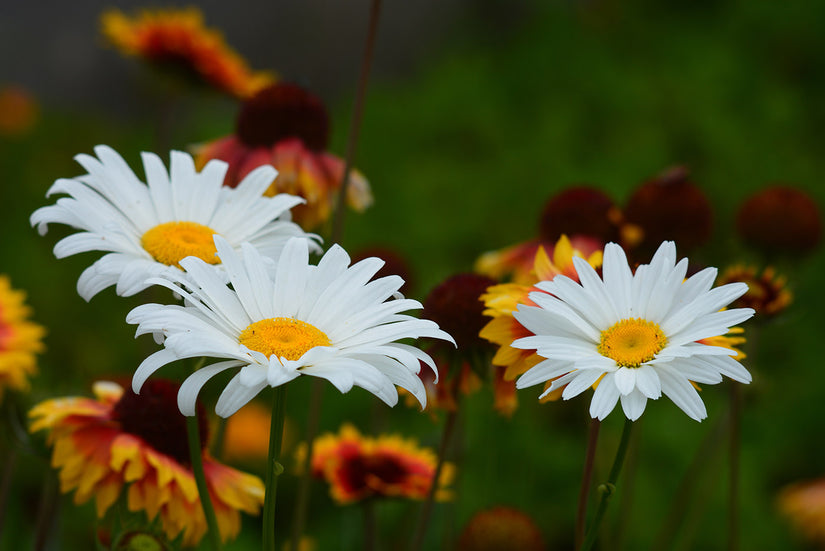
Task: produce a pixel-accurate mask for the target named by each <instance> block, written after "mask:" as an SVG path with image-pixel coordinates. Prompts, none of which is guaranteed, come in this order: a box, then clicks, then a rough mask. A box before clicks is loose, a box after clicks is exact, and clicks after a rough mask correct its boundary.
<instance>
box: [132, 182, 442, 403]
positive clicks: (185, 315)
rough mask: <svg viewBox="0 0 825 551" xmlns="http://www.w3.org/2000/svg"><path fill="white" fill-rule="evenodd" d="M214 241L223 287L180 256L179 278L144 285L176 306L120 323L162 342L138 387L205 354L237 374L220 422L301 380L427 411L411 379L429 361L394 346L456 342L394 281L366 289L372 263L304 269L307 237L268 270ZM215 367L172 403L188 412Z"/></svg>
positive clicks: (336, 255) (344, 259) (343, 260)
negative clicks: (415, 313)
mask: <svg viewBox="0 0 825 551" xmlns="http://www.w3.org/2000/svg"><path fill="white" fill-rule="evenodd" d="M186 170H188V168H186ZM214 243H215V247H216V249H217V251H218V256H219V259H220V260H221V261H222V263H223V266H224V270H225V273H226V275H227V279H228V280H229V281H228V282H226V281H224V280H223V279H222V278H221V275H220V272H219V271H217V270H214V269H211V268H210V267H209V266H207V265H206V264H205V263H204V262H203V261H202V260H200V259H198V258H194V257H189V258H186V259H184V260H182V261H181V266H182V268H183V269H184V270H185V272H181V273H180V274H179V275H174V276H170V277H169V279H152V280H150V282H151V283H153V284H157V285H162V286H164V287H167V288H169V289H172V290H174V291H175V292H177V293H179V294H180V296H181V297H183V299H184V303H183V305H182V306H181V305H160V304H146V305H142V306H138V307H137V308H135V309H134V310H132V311H131V312H130V313H129V315H128V316H127V318H126V319H127V322H128V323H132V324H137V326H138V327H137V333H138V334H143V333H152V334H153V335H159V336H161V337H162V338H163V340H162V344H163V347H164V348H163V350H161V351H160V352H156V353H155V354H153V355H152V356H150V357H149V358H147V359H146V360H145V361H144V362H143V364H141V366H140V367H139V368H138V372H137V373H136V374H135V384H136V385H141V384H143V381H145V380H146V378H147V377H148V376H149V375H151V373H153V372H154V371H155V370H157V369H158V368H159V367H160V366H162V365H164V364H166V363H169V362H171V361H173V360H176V359H181V358H189V357H196V356H204V357H213V358H226V359H227V360H228V361H227V362H221V363H219V364H215V365H216V366H220V369H221V370H222V369H229V368H231V367H240V370H239V372H238V373H237V374H235V376H234V377H233V378H232V379H231V380H230V382H229V383H228V384H227V386H226V388H225V389H224V391H223V393H222V394H221V396H220V398H219V399H218V403H217V406H216V410H215V411H216V412H217V413H218V415H221V416H223V417H226V416H228V415H231V414H232V413H234V412H235V411H237V409H238V408H240V407H242V406H243V405H244V404H245V403H247V402H248V401H249V400H251V399H252V398H253V397H254V396H255V395H256V394H258V392H260V391H261V390H262V389H263V388H264V387H266V386H271V387H276V386H280V385H283V384H286V383H288V382H289V381H291V380H293V379H295V378H297V377H300V376H301V375H309V376H313V377H321V378H324V379H327V380H328V381H330V382H331V383H332V384H333V385H334V386H335V387H337V388H338V389H339V390H340V391H342V392H346V391H348V390H350V389H351V388H352V387H353V386H359V387H362V388H364V389H365V390H367V391H368V392H371V393H372V394H374V395H375V396H376V397H378V398H379V399H381V400H382V401H383V402H385V403H387V404H389V405H394V404H395V403H397V402H398V391H397V389H396V385H397V386H400V387H402V388H405V389H407V390H408V391H409V392H411V393H412V394H413V396H415V397H416V398H417V399H418V400H419V402H421V404H422V406H424V405H425V404H426V392H425V389H424V385H423V383H422V382H421V379H420V378H419V377H418V375H417V374H418V372H419V371H420V369H421V364H422V363H423V364H426V365H428V366H429V367H430V368H431V369H433V370H434V371H435V362H434V361H433V360H432V358H430V357H429V356H428V355H427V354H426V353H424V352H422V351H420V350H418V349H416V348H413V347H412V346H410V345H407V344H399V343H396V342H395V341H396V340H400V339H408V338H419V337H430V338H437V339H442V340H446V341H448V342H451V343H453V344H455V343H454V342H453V339H452V337H450V336H449V335H448V334H447V333H445V332H444V331H442V330H441V329H439V328H438V325H437V324H436V323H434V322H432V321H431V320H427V319H418V318H415V317H412V316H410V315H407V314H404V313H403V312H406V311H408V310H412V309H417V308H420V307H421V304H420V303H418V302H417V301H413V300H409V299H395V298H392V297H393V295H394V294H395V292H396V291H397V289H398V287H399V286H400V285H401V284H402V283H403V282H402V281H401V279H400V278H398V277H396V276H388V277H383V278H379V279H377V280H375V281H370V278H371V277H372V276H374V275H375V273H376V272H377V271H378V269H379V268H380V267H381V265H382V262H381V261H380V260H378V259H374V258H373V259H366V260H364V261H362V262H359V263H357V264H355V265H354V266H349V256H348V255H347V254H346V253H345V252H343V250H342V249H340V247H333V248H332V249H331V250H330V251H329V252H328V253H327V255H329V258H327V255H325V256H324V257H323V258H322V259H321V261H320V262H319V263H318V265H317V266H312V265H310V264H309V256H308V241H307V239H306V238H304V237H296V238H293V239H292V240H291V241H289V242H288V243H287V244H286V246H285V248H284V252H283V254H282V255H281V256H280V257H279V259H278V261H277V266H276V267H274V269H273V270H267V269H266V266H267V262H268V259H266V258H264V257H262V256H261V255H260V254H259V252H258V251H257V250H256V249H255V248H254V247H252V246H250V245H248V244H242V245H241V247H240V252H239V251H238V250H237V249H236V248H234V247H232V246H231V244H230V243H229V242H228V241H227V240H226V239H224V238H222V237H220V236H216V237H215V238H214ZM175 273H176V274H177V272H175ZM230 285H231V287H230ZM342 305H343V306H342ZM313 316H314V317H313ZM319 319H320V320H322V321H323V324H322V323H320V322H318V321H317V320H319ZM218 369H219V367H210V368H208V371H204V372H203V373H201V372H197V373H196V374H195V375H193V376H191V377H190V379H189V380H188V381H189V382H188V383H187V384H186V386H185V392H184V394H183V395H182V397H181V402H180V403H181V405H182V407H183V408H184V409H185V411H186V412H190V411H192V410H193V408H194V401H195V397H196V396H197V392H198V390H199V389H200V387H201V386H202V385H203V384H204V383H205V381H206V380H207V379H209V378H210V377H211V376H212V375H213V374H214V373H216V372H217V370H218ZM436 375H437V373H436Z"/></svg>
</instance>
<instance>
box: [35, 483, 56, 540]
mask: <svg viewBox="0 0 825 551" xmlns="http://www.w3.org/2000/svg"><path fill="white" fill-rule="evenodd" d="M59 507H60V501H59V500H58V499H57V479H56V478H55V476H54V475H52V474H51V473H50V474H49V475H47V476H46V480H45V482H44V483H43V493H42V494H41V496H40V505H39V507H38V509H37V521H36V523H35V528H34V533H35V540H34V547H33V549H34V551H43V550H44V549H45V548H46V545H47V544H48V543H49V540H50V538H51V536H53V535H54V532H55V531H54V526H55V519H56V518H57V514H58V509H59Z"/></svg>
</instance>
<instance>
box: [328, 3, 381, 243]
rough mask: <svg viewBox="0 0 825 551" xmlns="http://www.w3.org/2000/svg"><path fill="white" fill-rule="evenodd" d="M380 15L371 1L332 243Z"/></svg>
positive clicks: (340, 226)
mask: <svg viewBox="0 0 825 551" xmlns="http://www.w3.org/2000/svg"><path fill="white" fill-rule="evenodd" d="M380 13H381V0H372V4H371V6H370V19H369V23H368V28H367V40H366V44H365V45H364V56H363V57H362V58H361V74H360V76H359V78H358V90H357V92H356V93H355V105H354V106H353V110H352V111H353V113H352V119H351V120H350V125H349V136H348V138H347V150H346V154H345V156H344V174H343V176H342V177H341V178H342V179H341V187H340V188H339V189H338V199H337V202H336V206H335V214H334V216H333V219H332V242H333V243H338V242H339V241H341V238H342V237H343V234H344V218H345V217H346V201H347V189H348V188H349V182H350V172H351V171H352V166H353V164H354V162H355V151H356V149H357V146H358V133H359V132H360V130H361V120H362V119H363V115H364V98H365V96H366V95H367V82H369V76H370V65H371V64H372V54H373V51H374V50H375V37H376V36H377V34H378V17H379V15H380Z"/></svg>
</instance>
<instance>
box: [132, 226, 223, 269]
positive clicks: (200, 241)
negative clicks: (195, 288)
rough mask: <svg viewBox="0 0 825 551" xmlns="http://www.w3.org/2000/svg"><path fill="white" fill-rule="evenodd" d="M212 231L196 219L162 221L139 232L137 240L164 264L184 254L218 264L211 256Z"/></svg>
mask: <svg viewBox="0 0 825 551" xmlns="http://www.w3.org/2000/svg"><path fill="white" fill-rule="evenodd" d="M213 235H215V231H214V230H213V229H212V228H208V227H206V226H204V225H202V224H198V223H197V222H166V223H164V224H159V225H157V226H155V227H154V228H152V229H151V230H149V231H147V232H146V233H144V234H143V237H141V238H140V244H141V245H142V246H143V248H144V249H145V250H146V252H148V253H149V254H151V255H152V258H154V259H155V260H157V261H158V262H160V263H161V264H166V265H168V266H177V267H178V268H180V264H178V263H179V262H180V261H181V260H183V259H184V258H186V257H187V256H197V257H198V258H200V259H201V260H203V261H204V262H206V263H207V264H220V262H221V261H220V259H219V258H218V257H217V256H215V253H216V252H217V249H215V242H214V241H213V240H212V236H213Z"/></svg>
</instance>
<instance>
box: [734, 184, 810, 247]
mask: <svg viewBox="0 0 825 551" xmlns="http://www.w3.org/2000/svg"><path fill="white" fill-rule="evenodd" d="M736 229H737V231H738V232H739V235H740V236H741V238H742V240H743V241H745V242H746V243H747V244H749V245H751V246H753V247H755V248H757V249H759V250H761V251H763V252H765V253H768V254H774V253H782V254H785V255H794V254H806V253H810V252H812V251H814V250H815V249H816V248H817V246H818V245H819V242H820V240H821V238H822V217H821V215H820V211H819V207H818V206H817V204H816V202H814V200H813V199H812V198H811V197H810V196H809V195H808V194H807V193H805V192H804V191H802V190H800V189H797V188H794V187H791V186H786V185H777V186H772V187H769V188H766V189H764V190H762V191H760V192H758V193H755V194H754V195H751V196H750V197H749V198H748V199H746V200H745V202H744V203H742V206H741V207H740V208H739V212H738V213H737V215H736Z"/></svg>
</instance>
